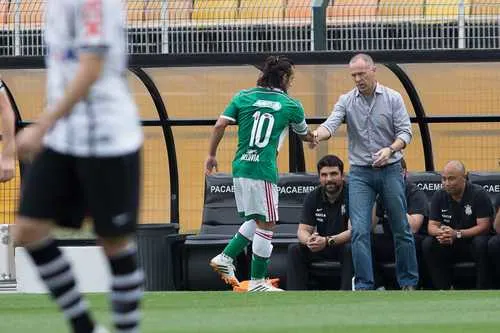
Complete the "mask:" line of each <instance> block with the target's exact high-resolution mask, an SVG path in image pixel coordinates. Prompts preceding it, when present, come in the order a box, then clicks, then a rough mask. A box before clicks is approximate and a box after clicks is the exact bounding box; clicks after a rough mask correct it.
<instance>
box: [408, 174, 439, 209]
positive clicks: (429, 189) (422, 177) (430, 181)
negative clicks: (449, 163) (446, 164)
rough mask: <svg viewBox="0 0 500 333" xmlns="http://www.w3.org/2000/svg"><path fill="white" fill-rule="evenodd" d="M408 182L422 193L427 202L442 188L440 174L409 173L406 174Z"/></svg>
mask: <svg viewBox="0 0 500 333" xmlns="http://www.w3.org/2000/svg"><path fill="white" fill-rule="evenodd" d="M408 180H409V181H410V182H412V183H414V184H415V185H417V186H418V188H420V189H421V190H423V191H424V193H425V194H426V196H427V199H429V202H430V200H431V199H432V196H433V195H434V193H435V192H436V191H437V190H440V189H441V188H442V186H443V185H442V183H441V174H440V173H438V172H410V173H408Z"/></svg>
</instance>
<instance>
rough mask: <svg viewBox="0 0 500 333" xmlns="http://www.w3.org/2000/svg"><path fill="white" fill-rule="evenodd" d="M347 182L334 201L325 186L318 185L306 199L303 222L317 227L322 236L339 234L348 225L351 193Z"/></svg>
mask: <svg viewBox="0 0 500 333" xmlns="http://www.w3.org/2000/svg"><path fill="white" fill-rule="evenodd" d="M348 193H349V192H348V187H347V184H346V183H345V182H344V187H343V189H342V191H341V193H340V194H339V196H338V198H337V200H335V202H334V203H330V202H329V201H328V199H327V197H326V193H325V190H324V187H323V186H321V185H320V186H318V187H316V189H315V190H313V191H312V192H310V193H309V194H308V195H307V196H306V198H305V199H304V207H303V209H302V221H301V223H302V224H307V225H310V226H313V227H316V230H317V232H318V234H319V235H320V236H331V235H336V234H339V233H341V232H343V231H345V230H347V227H348V220H349V209H348V208H349V194H348Z"/></svg>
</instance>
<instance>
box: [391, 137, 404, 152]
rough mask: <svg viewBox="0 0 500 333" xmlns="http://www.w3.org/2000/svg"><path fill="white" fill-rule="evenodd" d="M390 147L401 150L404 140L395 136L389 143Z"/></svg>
mask: <svg viewBox="0 0 500 333" xmlns="http://www.w3.org/2000/svg"><path fill="white" fill-rule="evenodd" d="M390 147H391V148H392V149H393V150H395V151H400V150H403V149H404V148H405V147H406V142H404V141H403V140H402V139H400V138H396V140H394V142H393V143H391V145H390Z"/></svg>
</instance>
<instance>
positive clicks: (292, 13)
mask: <svg viewBox="0 0 500 333" xmlns="http://www.w3.org/2000/svg"><path fill="white" fill-rule="evenodd" d="M311 4H312V0H288V1H287V3H286V8H285V18H293V19H311V16H312V15H311Z"/></svg>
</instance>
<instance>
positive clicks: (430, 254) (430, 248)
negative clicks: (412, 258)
mask: <svg viewBox="0 0 500 333" xmlns="http://www.w3.org/2000/svg"><path fill="white" fill-rule="evenodd" d="M488 239H489V236H476V237H473V238H468V239H458V240H457V239H456V240H455V241H454V242H453V244H452V245H441V244H440V243H439V242H438V241H437V239H436V238H435V237H432V236H427V237H426V238H425V239H424V241H423V243H422V251H423V254H424V261H425V263H426V264H427V267H428V269H429V273H430V275H431V278H432V284H433V285H434V287H435V288H436V289H440V290H447V289H450V288H451V286H452V277H453V276H452V273H453V271H452V270H453V265H454V264H455V263H457V262H464V261H473V262H475V263H476V288H478V289H488V288H491V273H490V269H489V263H488Z"/></svg>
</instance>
